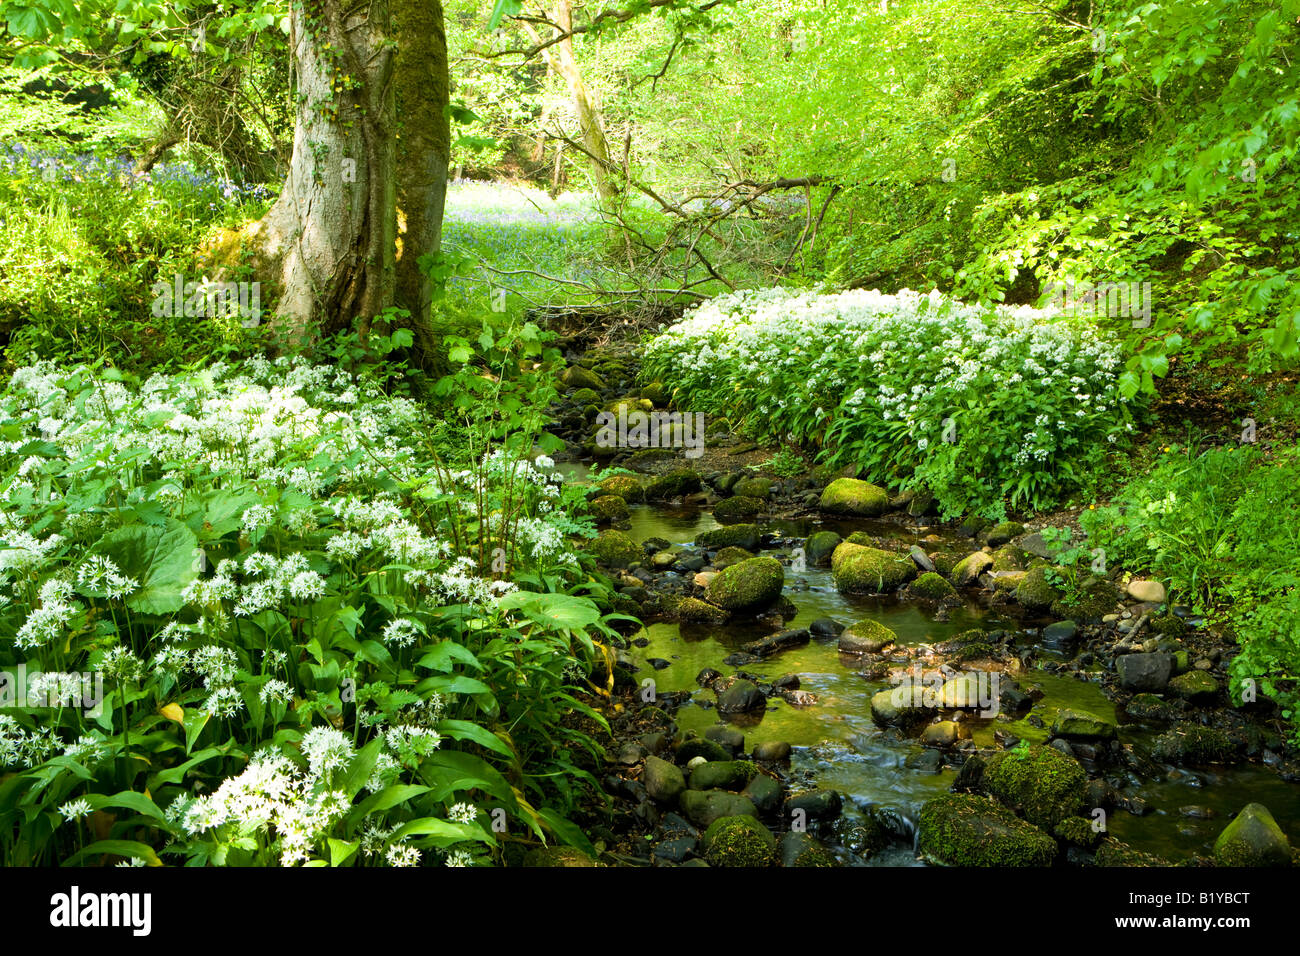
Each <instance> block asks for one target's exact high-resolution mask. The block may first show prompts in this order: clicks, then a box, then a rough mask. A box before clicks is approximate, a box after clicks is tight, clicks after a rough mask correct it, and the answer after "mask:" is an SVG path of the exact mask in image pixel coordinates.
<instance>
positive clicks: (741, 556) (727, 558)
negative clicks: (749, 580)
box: [713, 548, 753, 571]
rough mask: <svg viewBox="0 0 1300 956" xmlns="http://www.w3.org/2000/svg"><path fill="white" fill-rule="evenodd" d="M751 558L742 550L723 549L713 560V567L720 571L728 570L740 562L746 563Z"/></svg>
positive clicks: (750, 555)
mask: <svg viewBox="0 0 1300 956" xmlns="http://www.w3.org/2000/svg"><path fill="white" fill-rule="evenodd" d="M752 557H753V555H752V554H750V553H749V552H748V551H746V550H745V549H744V548H723V549H722V550H721V551H719V552H718V554H717V556H716V557H715V558H714V559H713V566H714V567H715V568H717V569H718V570H719V571H721V570H722V569H723V568H729V567H731V566H732V565H733V564H739V563H740V562H741V561H748V560H749V559H750V558H752Z"/></svg>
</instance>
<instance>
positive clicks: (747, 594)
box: [705, 557, 785, 611]
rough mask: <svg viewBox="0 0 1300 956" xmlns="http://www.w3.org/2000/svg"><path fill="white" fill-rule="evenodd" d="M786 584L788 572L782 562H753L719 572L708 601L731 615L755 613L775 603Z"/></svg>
mask: <svg viewBox="0 0 1300 956" xmlns="http://www.w3.org/2000/svg"><path fill="white" fill-rule="evenodd" d="M784 584H785V569H784V568H783V567H781V562H780V561H778V560H777V559H776V558H770V557H759V558H750V559H748V560H747V561H741V562H740V563H739V564H733V565H731V566H730V567H727V568H723V569H722V570H721V571H719V572H718V576H717V577H716V578H714V579H713V580H712V581H710V582H709V586H708V587H707V588H706V589H705V598H706V599H707V600H708V601H709V603H710V604H716V605H717V606H718V607H720V608H724V609H725V610H728V611H752V610H756V609H759V608H764V607H768V606H770V605H772V604H773V603H775V602H776V600H777V599H778V598H779V597H780V596H781V588H782V587H783V586H784Z"/></svg>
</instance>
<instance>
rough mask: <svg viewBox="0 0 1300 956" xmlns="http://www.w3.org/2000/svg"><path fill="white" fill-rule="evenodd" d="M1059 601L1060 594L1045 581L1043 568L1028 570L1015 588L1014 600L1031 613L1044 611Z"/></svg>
mask: <svg viewBox="0 0 1300 956" xmlns="http://www.w3.org/2000/svg"><path fill="white" fill-rule="evenodd" d="M1060 599H1061V592H1060V591H1058V590H1057V589H1056V588H1054V587H1053V586H1052V585H1051V584H1049V583H1048V581H1047V571H1046V569H1045V568H1043V567H1037V568H1030V569H1029V570H1028V571H1026V572H1025V576H1024V577H1023V578H1021V580H1020V585H1019V586H1018V587H1017V588H1016V600H1017V601H1018V602H1020V605H1021V607H1024V608H1027V609H1029V610H1031V611H1044V610H1046V609H1047V608H1049V607H1051V606H1052V604H1053V603H1054V602H1056V601H1059V600H1060Z"/></svg>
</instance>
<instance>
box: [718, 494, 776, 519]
mask: <svg viewBox="0 0 1300 956" xmlns="http://www.w3.org/2000/svg"><path fill="white" fill-rule="evenodd" d="M763 508H764V505H763V502H761V501H759V500H758V499H757V498H749V497H746V496H744V495H736V496H735V497H733V498H723V499H722V500H721V501H719V502H718V503H717V504H716V505H714V506H713V517H714V518H716V519H717V520H718V521H720V522H721V523H722V524H740V523H741V522H746V521H752V520H753V519H754V518H755V517H757V516H758V515H761V514H762V513H763Z"/></svg>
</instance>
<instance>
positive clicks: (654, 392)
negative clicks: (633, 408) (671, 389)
mask: <svg viewBox="0 0 1300 956" xmlns="http://www.w3.org/2000/svg"><path fill="white" fill-rule="evenodd" d="M641 397H642V398H644V399H645V400H646V401H648V402H650V403H651V404H652V405H654V406H655V407H656V408H666V407H668V391H667V390H666V389H665V388H664V386H663V383H662V382H651V383H650V384H649V385H646V386H644V387H643V388H642V389H641Z"/></svg>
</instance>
